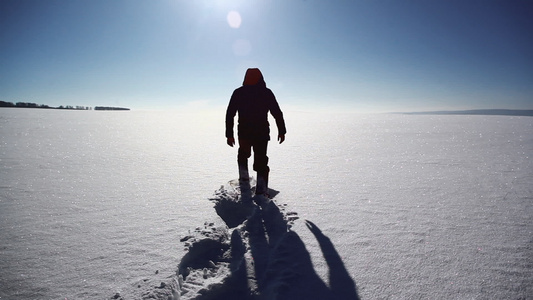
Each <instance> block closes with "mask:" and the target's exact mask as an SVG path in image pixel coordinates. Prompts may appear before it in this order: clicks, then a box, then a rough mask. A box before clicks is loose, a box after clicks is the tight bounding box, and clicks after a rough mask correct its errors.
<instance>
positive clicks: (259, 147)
mask: <svg viewBox="0 0 533 300" xmlns="http://www.w3.org/2000/svg"><path fill="white" fill-rule="evenodd" d="M267 146H268V140H249V139H239V152H238V154H237V162H238V164H239V167H246V168H248V158H250V156H252V149H253V151H254V165H253V169H254V171H256V172H257V175H258V176H259V175H262V176H265V177H266V178H268V172H269V170H270V169H269V168H268V156H267Z"/></svg>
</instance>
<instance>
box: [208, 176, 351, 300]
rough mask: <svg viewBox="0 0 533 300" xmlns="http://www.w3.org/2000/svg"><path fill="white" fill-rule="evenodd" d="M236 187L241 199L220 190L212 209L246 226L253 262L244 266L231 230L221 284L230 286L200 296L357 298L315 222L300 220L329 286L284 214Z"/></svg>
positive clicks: (241, 249)
mask: <svg viewBox="0 0 533 300" xmlns="http://www.w3.org/2000/svg"><path fill="white" fill-rule="evenodd" d="M240 189H241V193H242V195H243V197H242V198H243V199H245V201H227V200H230V199H229V198H226V197H228V196H229V195H227V194H221V195H219V196H221V198H220V200H224V198H226V199H225V200H226V201H217V203H216V205H215V210H216V211H217V213H218V214H219V216H220V217H221V218H222V219H223V220H224V222H225V223H226V224H227V225H228V227H230V228H234V227H237V226H239V225H240V224H243V223H245V224H246V226H245V227H244V230H245V231H246V233H247V235H248V243H249V246H250V250H251V256H252V260H251V262H250V264H253V266H247V265H246V260H245V259H244V255H245V249H244V248H245V245H244V242H243V241H242V239H241V235H240V232H239V231H238V230H234V231H233V233H232V238H231V252H232V255H231V256H232V257H233V259H232V267H231V270H232V274H231V277H230V279H229V281H228V282H227V284H228V285H230V286H231V287H229V288H227V289H224V290H225V291H226V292H225V293H221V294H218V293H217V295H216V296H215V297H213V298H211V297H209V296H208V295H205V296H208V297H206V298H209V299H243V300H244V299H257V298H259V299H268V300H270V299H279V300H281V299H291V300H299V299H339V300H348V299H350V300H352V299H359V296H358V295H357V289H356V285H355V282H354V281H353V279H352V278H351V277H350V275H349V273H348V271H347V270H346V267H345V266H344V263H343V262H342V259H341V258H340V255H339V254H338V252H337V251H336V249H335V247H334V245H333V243H332V242H331V240H330V239H329V238H328V237H327V236H325V235H324V234H323V233H322V231H321V230H320V229H319V228H318V227H317V226H316V225H315V224H313V223H312V222H310V221H306V225H307V227H308V228H309V230H310V231H311V232H312V233H313V234H314V236H315V238H316V239H317V241H318V243H319V245H320V248H321V250H322V253H323V255H324V258H325V260H326V263H327V265H328V267H329V282H330V287H328V286H327V285H326V284H325V283H324V282H323V281H322V279H321V278H320V277H319V276H318V275H317V273H316V271H315V270H314V268H313V263H312V261H311V256H310V254H309V252H308V251H307V249H306V247H305V244H304V243H303V241H302V239H301V238H300V237H299V236H298V234H297V233H296V232H294V231H291V230H289V227H288V223H287V220H286V217H285V216H284V214H283V213H282V212H281V211H280V209H279V208H278V206H277V205H276V204H275V203H274V201H269V202H267V203H263V204H262V205H261V206H257V205H254V204H253V202H252V201H251V199H250V197H251V196H250V194H251V192H252V188H251V187H250V186H249V185H247V184H245V185H241V186H240ZM269 192H270V195H272V196H275V195H277V194H278V193H279V192H278V191H275V190H272V189H270V191H269ZM247 200H248V201H247ZM247 269H248V271H247ZM250 269H253V273H255V278H249V277H250V275H249V273H252V272H250ZM254 279H255V280H254ZM246 290H248V292H247V291H246ZM254 290H255V291H254ZM256 293H258V294H259V295H256ZM254 294H255V295H254ZM213 296H214V295H213Z"/></svg>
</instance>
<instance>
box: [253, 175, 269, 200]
mask: <svg viewBox="0 0 533 300" xmlns="http://www.w3.org/2000/svg"><path fill="white" fill-rule="evenodd" d="M268 173H269V172H268V171H266V172H264V173H263V172H261V173H259V172H257V185H256V187H255V194H256V195H264V196H266V197H268Z"/></svg>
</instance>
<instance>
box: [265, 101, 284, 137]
mask: <svg viewBox="0 0 533 300" xmlns="http://www.w3.org/2000/svg"><path fill="white" fill-rule="evenodd" d="M271 93H272V92H271ZM269 110H270V113H271V114H272V116H273V117H274V119H275V120H276V126H277V127H278V141H279V143H280V144H281V143H283V141H285V134H286V133H287V128H285V120H284V119H283V112H282V111H281V108H280V107H279V104H278V101H276V97H275V96H274V93H272V98H271V101H270V105H269Z"/></svg>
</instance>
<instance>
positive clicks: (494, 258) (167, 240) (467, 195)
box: [0, 109, 533, 299]
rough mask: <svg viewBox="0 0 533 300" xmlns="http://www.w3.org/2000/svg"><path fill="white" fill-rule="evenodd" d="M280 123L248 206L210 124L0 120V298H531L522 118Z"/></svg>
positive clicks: (345, 117) (211, 118)
mask: <svg viewBox="0 0 533 300" xmlns="http://www.w3.org/2000/svg"><path fill="white" fill-rule="evenodd" d="M285 114H286V121H287V127H288V134H287V140H286V141H285V143H283V144H282V145H277V144H276V143H274V142H272V143H271V145H270V146H269V157H270V167H271V170H272V172H271V180H270V187H271V188H272V189H273V190H275V191H276V192H277V194H276V193H273V194H275V197H274V198H273V202H271V204H269V205H266V206H265V205H263V206H261V207H259V206H257V205H255V204H252V203H249V205H245V204H242V205H241V204H239V203H238V202H236V201H235V199H234V197H233V196H232V195H231V189H229V188H228V187H226V183H227V182H228V181H229V180H231V179H232V178H235V177H236V176H237V168H236V149H235V148H230V147H227V146H226V145H225V140H224V137H223V112H217V113H216V114H205V113H202V114H181V113H175V112H167V113H161V112H134V111H131V112H95V111H92V112H85V111H83V112H81V111H80V112H77V111H68V112H67V111H46V110H29V109H28V110H21V109H0V179H1V181H0V228H1V230H0V270H2V271H1V272H0V287H1V288H0V298H1V299H105V298H114V297H115V296H116V298H117V299H118V298H120V297H122V298H124V299H142V298H143V297H144V298H147V297H155V298H157V297H159V298H160V299H168V297H169V296H171V295H172V296H173V297H174V298H176V297H177V295H178V292H179V294H180V297H181V298H183V299H194V298H198V299H209V298H211V299H220V298H221V297H224V296H225V297H237V296H238V297H242V298H243V299H248V298H251V299H253V298H254V297H257V296H258V295H265V296H266V297H273V298H275V297H274V295H278V298H279V299H285V298H284V297H293V298H296V299H297V298H298V297H303V296H305V295H306V293H311V292H312V293H313V295H321V297H323V298H326V299H327V298H332V297H333V298H332V299H336V297H340V296H337V295H339V294H341V295H343V297H346V298H347V299H354V298H355V297H360V298H361V299H528V297H530V295H532V294H533V291H532V287H533V273H532V272H533V271H532V270H533V268H532V259H531V258H532V257H533V240H532V237H533V234H532V232H533V224H532V222H531V216H532V215H533V209H532V208H533V206H532V202H531V201H532V194H533V193H532V190H531V182H532V181H533V167H532V163H531V155H532V153H533V118H530V117H508V116H406V115H356V114H336V115H329V114H323V113H298V112H290V111H287V112H285ZM191 128H194V130H191ZM274 131H275V129H274ZM221 185H224V188H223V189H218V188H219V187H220V186H221ZM228 212H231V213H228ZM180 275H181V279H180ZM302 285H303V286H305V287H304V288H302ZM172 289H174V294H172ZM195 295H196V296H195ZM198 295H202V296H198ZM332 295H336V296H332Z"/></svg>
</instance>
